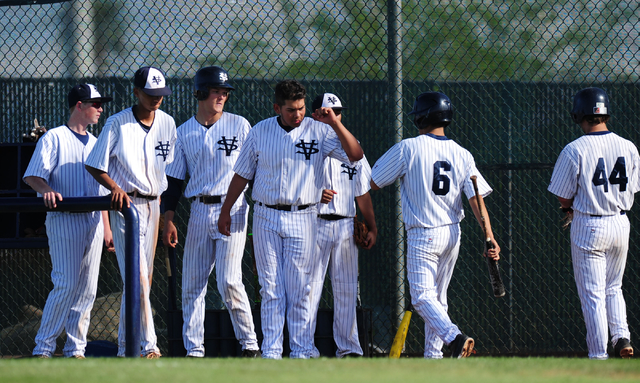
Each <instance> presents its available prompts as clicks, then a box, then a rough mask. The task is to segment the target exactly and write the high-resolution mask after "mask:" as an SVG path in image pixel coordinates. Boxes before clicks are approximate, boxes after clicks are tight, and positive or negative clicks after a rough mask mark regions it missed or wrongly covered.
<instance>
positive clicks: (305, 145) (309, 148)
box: [296, 139, 320, 161]
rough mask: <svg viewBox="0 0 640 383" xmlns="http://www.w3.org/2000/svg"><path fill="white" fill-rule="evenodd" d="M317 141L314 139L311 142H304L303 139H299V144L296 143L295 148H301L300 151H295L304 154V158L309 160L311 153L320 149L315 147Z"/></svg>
mask: <svg viewBox="0 0 640 383" xmlns="http://www.w3.org/2000/svg"><path fill="white" fill-rule="evenodd" d="M316 146H318V143H317V142H316V140H311V142H304V140H303V139H301V140H300V143H299V144H296V148H300V149H302V151H301V152H300V151H297V152H296V153H300V154H304V158H305V159H306V160H307V161H309V160H311V155H312V154H316V153H318V152H319V151H320V150H319V149H318V148H316Z"/></svg>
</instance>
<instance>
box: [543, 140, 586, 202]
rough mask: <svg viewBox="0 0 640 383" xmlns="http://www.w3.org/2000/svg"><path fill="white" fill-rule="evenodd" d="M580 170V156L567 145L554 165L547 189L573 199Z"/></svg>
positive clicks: (559, 195)
mask: <svg viewBox="0 0 640 383" xmlns="http://www.w3.org/2000/svg"><path fill="white" fill-rule="evenodd" d="M579 171H580V169H579V165H578V158H577V157H576V155H575V153H574V152H573V151H572V150H571V148H570V147H568V146H567V147H565V148H564V149H563V150H562V152H560V156H558V160H557V161H556V164H555V166H554V167H553V174H552V175H551V182H550V183H549V187H548V188H547V190H549V191H550V192H551V193H553V194H555V195H557V196H558V197H562V198H564V199H572V198H573V197H575V195H576V191H577V189H578V179H577V177H578V174H579Z"/></svg>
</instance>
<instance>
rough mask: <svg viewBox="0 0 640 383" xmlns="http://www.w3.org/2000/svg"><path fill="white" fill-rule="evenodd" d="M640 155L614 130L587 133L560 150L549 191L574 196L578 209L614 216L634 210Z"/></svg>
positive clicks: (568, 196) (574, 206) (558, 194)
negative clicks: (613, 131)
mask: <svg viewBox="0 0 640 383" xmlns="http://www.w3.org/2000/svg"><path fill="white" fill-rule="evenodd" d="M638 172H640V157H639V156H638V149H637V148H636V146H635V145H634V144H633V143H632V142H631V141H629V140H626V139H624V138H622V137H620V136H618V135H617V134H615V133H612V132H608V131H607V132H596V133H591V134H586V135H584V136H582V137H580V138H578V139H577V140H575V141H573V142H571V143H569V144H568V145H567V146H565V148H564V149H563V150H562V152H561V153H560V156H559V157H558V160H557V161H556V165H555V167H554V169H553V175H552V176H551V183H550V184H549V188H548V190H549V191H550V192H551V193H553V194H555V195H557V196H558V197H561V198H564V199H572V198H574V201H573V209H574V210H575V211H578V212H581V213H584V214H590V215H615V214H619V213H620V211H625V210H629V209H631V206H632V205H633V194H634V193H636V192H638V190H640V177H639V176H638Z"/></svg>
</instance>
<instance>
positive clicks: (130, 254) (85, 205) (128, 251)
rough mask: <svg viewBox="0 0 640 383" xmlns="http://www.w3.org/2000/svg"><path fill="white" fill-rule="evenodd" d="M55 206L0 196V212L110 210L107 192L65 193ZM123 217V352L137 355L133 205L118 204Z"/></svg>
mask: <svg viewBox="0 0 640 383" xmlns="http://www.w3.org/2000/svg"><path fill="white" fill-rule="evenodd" d="M56 205H57V207H56V208H55V209H49V208H47V207H46V206H45V205H44V202H43V200H42V198H39V197H31V198H19V197H18V198H0V213H22V212H27V213H32V212H43V211H44V212H48V211H61V212H63V211H69V212H89V211H97V210H112V209H111V196H105V197H65V198H64V200H62V201H57V202H56ZM122 215H123V216H124V220H125V240H124V243H125V244H124V246H125V278H124V285H125V312H126V314H125V331H126V336H125V343H126V346H125V347H126V348H125V356H127V357H134V358H138V357H140V252H139V242H138V241H139V240H138V238H139V237H140V234H139V233H140V227H139V226H138V225H139V221H138V211H137V210H136V209H135V207H133V206H131V207H129V208H128V207H126V206H123V207H122Z"/></svg>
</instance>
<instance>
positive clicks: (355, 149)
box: [312, 108, 364, 162]
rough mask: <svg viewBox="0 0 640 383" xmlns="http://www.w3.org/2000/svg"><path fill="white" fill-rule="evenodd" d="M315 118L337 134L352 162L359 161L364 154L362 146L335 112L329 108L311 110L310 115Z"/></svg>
mask: <svg viewBox="0 0 640 383" xmlns="http://www.w3.org/2000/svg"><path fill="white" fill-rule="evenodd" d="M312 117H313V118H314V119H315V120H317V121H320V122H324V123H325V124H327V125H329V126H330V127H331V128H333V130H334V131H335V132H336V134H337V135H338V138H339V139H340V144H342V149H344V152H345V153H347V157H349V160H350V161H352V162H355V161H359V160H361V159H362V157H363V156H364V152H363V151H362V147H361V146H360V143H359V142H358V140H356V138H355V137H354V136H353V134H351V132H349V130H347V128H345V127H344V125H342V122H340V119H338V118H337V117H336V114H335V113H334V112H333V109H331V108H320V109H318V110H316V111H315V112H313V116H312Z"/></svg>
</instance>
